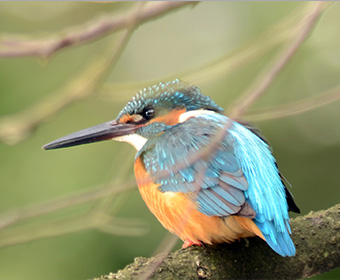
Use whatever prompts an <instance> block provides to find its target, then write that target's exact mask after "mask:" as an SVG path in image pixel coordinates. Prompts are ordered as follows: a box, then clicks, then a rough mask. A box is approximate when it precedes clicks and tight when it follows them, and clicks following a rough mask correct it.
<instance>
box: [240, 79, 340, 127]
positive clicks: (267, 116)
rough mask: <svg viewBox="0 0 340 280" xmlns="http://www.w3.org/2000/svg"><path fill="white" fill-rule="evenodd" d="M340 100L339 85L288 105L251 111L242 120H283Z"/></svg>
mask: <svg viewBox="0 0 340 280" xmlns="http://www.w3.org/2000/svg"><path fill="white" fill-rule="evenodd" d="M338 99H340V85H337V86H336V87H334V88H332V89H330V90H327V91H325V92H323V93H320V94H318V95H315V96H312V97H307V98H304V99H302V100H299V101H295V102H292V103H289V104H285V105H281V106H275V107H269V108H262V109H258V110H255V111H251V112H250V113H248V114H246V115H245V116H244V117H243V118H244V119H246V120H250V121H263V120H272V119H278V118H285V117H289V116H293V115H297V114H301V113H305V112H308V111H310V110H314V109H316V108H319V107H322V106H325V105H327V104H330V103H332V102H334V101H337V100H338Z"/></svg>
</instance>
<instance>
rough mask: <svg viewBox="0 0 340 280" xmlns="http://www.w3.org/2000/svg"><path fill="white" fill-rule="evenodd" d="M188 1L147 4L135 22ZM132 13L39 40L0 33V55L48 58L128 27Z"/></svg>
mask: <svg viewBox="0 0 340 280" xmlns="http://www.w3.org/2000/svg"><path fill="white" fill-rule="evenodd" d="M192 3H193V2H190V1H183V2H172V1H164V2H157V3H149V4H148V5H147V7H146V8H145V9H143V12H142V13H141V14H140V15H139V17H138V22H136V24H137V25H140V24H142V23H145V22H147V21H149V20H152V19H154V18H157V17H158V16H161V15H163V14H165V13H167V12H170V11H172V10H176V9H178V8H180V7H182V6H184V5H188V4H192ZM133 16H134V12H133V11H130V12H128V13H126V14H123V15H120V16H113V15H107V16H105V17H101V18H99V19H96V20H94V21H92V22H91V23H86V24H84V25H83V26H81V27H78V28H76V29H73V30H68V31H64V32H60V34H62V35H53V36H49V37H48V38H43V39H36V40H25V39H17V38H10V37H8V36H7V38H6V36H5V35H3V36H2V37H4V38H5V39H3V40H0V57H22V56H38V57H49V56H51V55H52V54H54V53H56V52H57V51H59V50H61V49H64V48H66V47H71V46H76V45H80V44H83V43H86V42H90V41H92V40H94V39H97V38H99V37H102V36H106V35H108V34H110V33H112V32H116V31H118V30H122V29H126V28H128V27H129V26H130V19H131V18H132V17H133Z"/></svg>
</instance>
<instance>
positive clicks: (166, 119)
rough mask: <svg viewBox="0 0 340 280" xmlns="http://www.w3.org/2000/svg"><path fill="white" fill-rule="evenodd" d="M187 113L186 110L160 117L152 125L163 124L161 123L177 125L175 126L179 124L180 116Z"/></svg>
mask: <svg viewBox="0 0 340 280" xmlns="http://www.w3.org/2000/svg"><path fill="white" fill-rule="evenodd" d="M185 112H186V110H185V109H181V110H173V111H171V112H169V113H168V114H166V115H164V116H160V117H157V118H155V119H153V120H151V121H150V123H153V122H161V123H165V124H166V125H175V124H178V120H179V117H180V115H181V114H183V113H185Z"/></svg>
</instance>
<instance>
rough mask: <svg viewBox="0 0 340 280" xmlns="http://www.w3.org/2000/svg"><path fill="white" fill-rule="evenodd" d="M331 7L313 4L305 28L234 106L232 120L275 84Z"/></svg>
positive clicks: (318, 3) (325, 4)
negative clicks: (324, 12)
mask: <svg viewBox="0 0 340 280" xmlns="http://www.w3.org/2000/svg"><path fill="white" fill-rule="evenodd" d="M328 5H329V3H327V2H313V3H311V5H310V6H311V7H309V6H308V8H309V9H312V11H311V12H308V13H307V15H306V16H305V18H303V19H302V23H303V27H302V28H301V31H300V32H299V33H298V35H297V36H296V37H295V38H294V40H293V41H292V42H291V43H290V44H289V45H288V46H287V47H286V48H284V49H283V50H282V52H281V53H279V54H278V56H277V58H276V59H275V60H274V61H273V63H272V64H271V65H270V66H269V67H268V69H265V70H264V71H263V72H262V74H261V75H259V76H258V78H257V80H256V81H255V82H254V84H253V85H252V86H251V87H250V88H249V89H248V90H246V92H245V93H244V98H243V100H241V101H240V102H239V103H238V104H236V105H235V106H234V109H233V110H232V111H231V115H230V116H231V118H233V119H235V120H236V119H238V118H239V117H240V116H241V115H243V114H244V113H245V112H246V111H247V110H248V108H249V107H250V106H251V105H252V104H253V103H254V102H255V101H256V100H257V99H258V98H259V97H260V96H261V95H262V94H263V93H264V92H265V90H266V89H267V88H268V87H269V85H270V84H271V83H272V82H273V80H274V79H275V77H276V76H277V74H278V73H279V72H280V71H281V70H282V68H283V67H284V66H285V65H286V64H287V63H288V62H289V60H290V59H291V57H292V56H293V55H294V54H295V53H296V51H297V50H298V48H299V47H300V46H301V44H302V43H303V42H304V41H305V40H306V38H307V37H308V36H309V35H310V33H311V31H312V29H313V28H314V27H315V24H316V22H317V20H318V19H319V17H320V16H321V14H322V13H323V11H324V9H325V8H326V7H327V6H328Z"/></svg>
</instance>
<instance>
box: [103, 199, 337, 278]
mask: <svg viewBox="0 0 340 280" xmlns="http://www.w3.org/2000/svg"><path fill="white" fill-rule="evenodd" d="M291 224H292V229H293V234H292V238H293V240H294V243H295V246H296V248H297V253H296V255H295V256H294V257H285V258H284V257H281V256H280V255H278V254H276V253H275V252H274V251H272V250H271V249H270V247H269V246H268V245H267V244H266V243H265V242H264V241H262V240H261V239H259V238H257V237H254V238H249V239H242V240H241V241H240V242H235V243H233V244H219V245H216V246H205V247H197V246H193V247H189V248H187V249H184V250H178V251H176V252H173V253H170V254H168V255H167V256H166V257H165V256H164V255H157V256H156V257H153V258H142V257H140V258H136V259H135V261H134V263H132V264H130V265H128V266H127V267H126V268H124V269H123V270H120V271H118V272H117V273H111V274H110V275H106V276H101V277H100V278H99V279H301V278H305V277H310V276H312V275H317V274H321V273H324V272H327V271H330V270H332V269H335V268H337V267H340V204H339V205H336V206H334V207H332V208H330V209H328V210H325V211H318V212H311V213H309V214H308V215H306V216H303V217H298V218H295V219H293V220H292V223H291ZM161 258H163V259H164V260H163V262H162V263H161V264H160V265H159V266H158V265H155V263H157V262H158V261H159V259H161ZM151 269H152V270H153V272H152V273H150V270H151ZM147 274H148V275H151V277H150V278H149V277H147V278H146V277H145V275H147Z"/></svg>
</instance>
